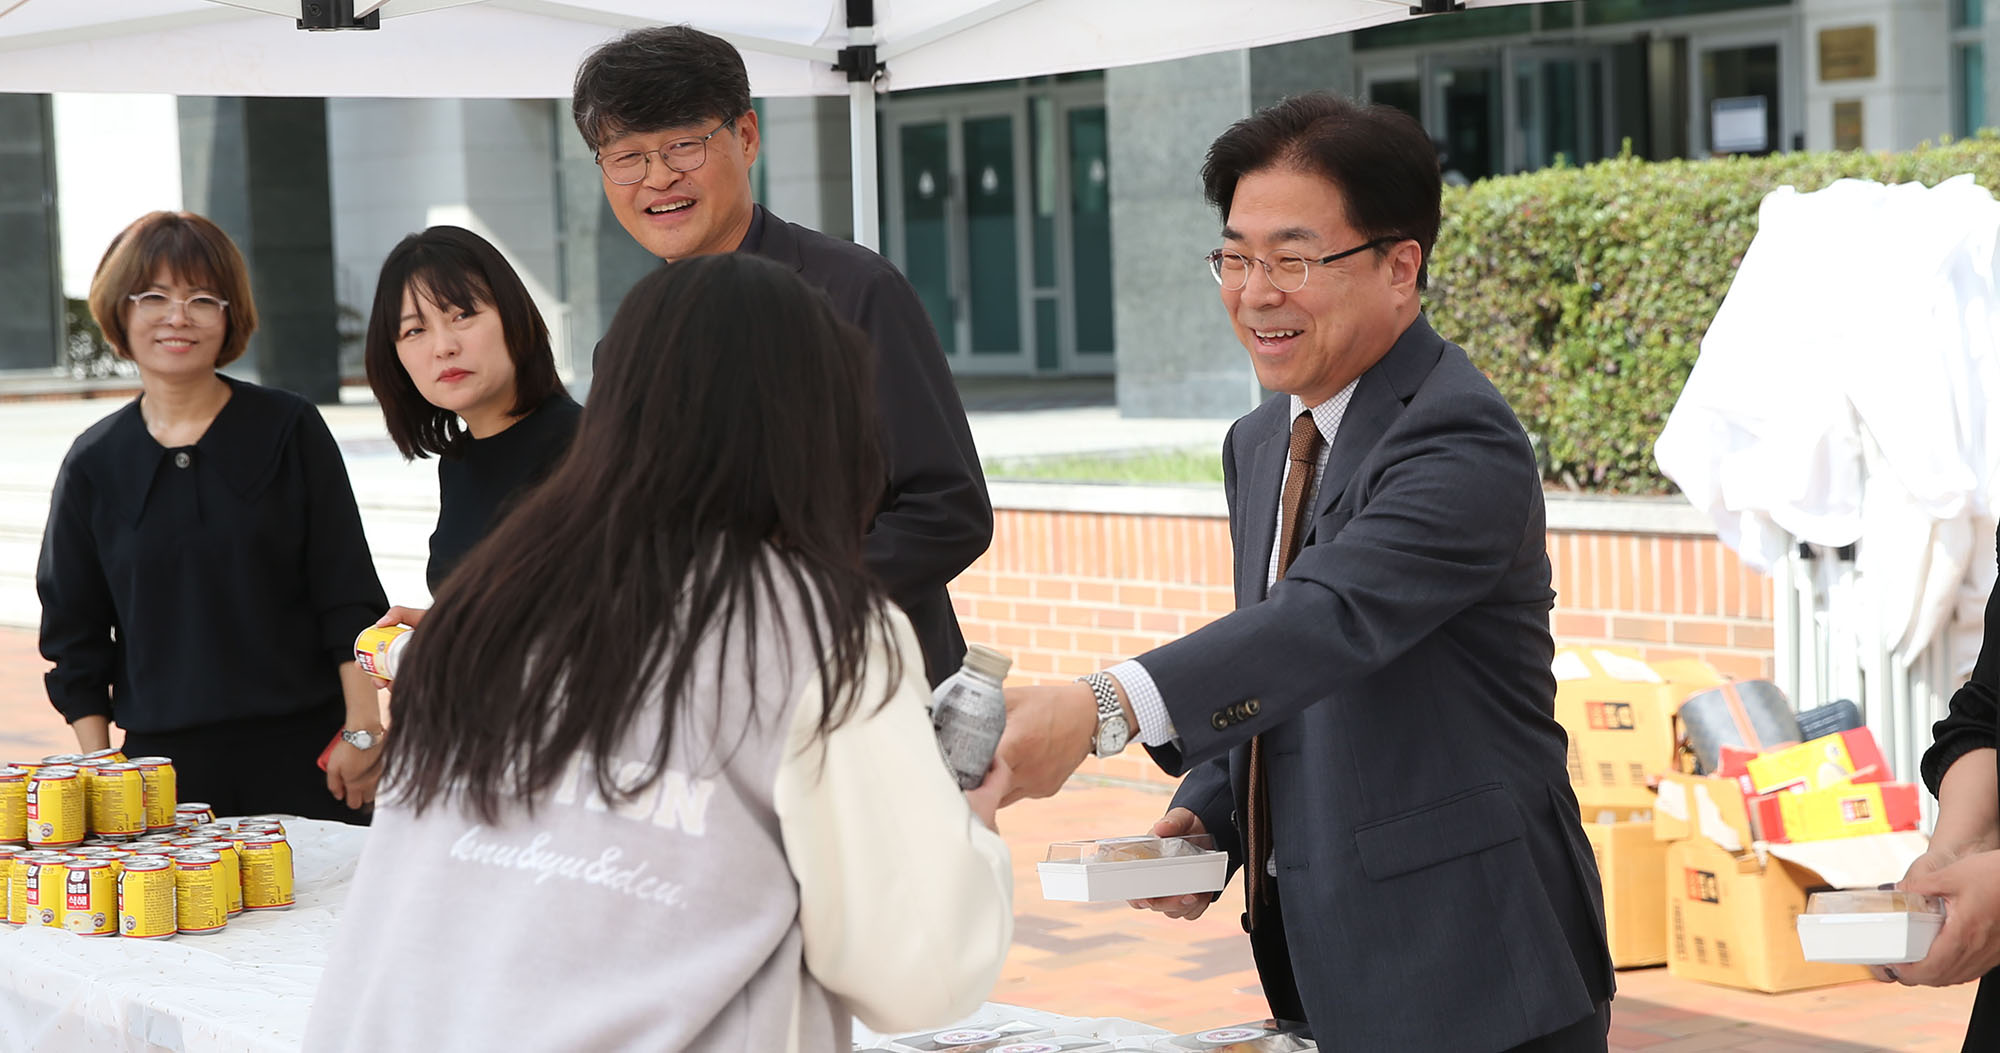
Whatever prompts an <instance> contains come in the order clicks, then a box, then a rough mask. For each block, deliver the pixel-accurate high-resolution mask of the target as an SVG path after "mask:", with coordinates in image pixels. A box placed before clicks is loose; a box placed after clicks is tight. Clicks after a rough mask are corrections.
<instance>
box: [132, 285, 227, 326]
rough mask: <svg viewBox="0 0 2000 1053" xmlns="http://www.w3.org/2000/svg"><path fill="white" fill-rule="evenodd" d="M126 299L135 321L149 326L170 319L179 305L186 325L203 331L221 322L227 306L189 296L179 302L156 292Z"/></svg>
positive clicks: (208, 298)
mask: <svg viewBox="0 0 2000 1053" xmlns="http://www.w3.org/2000/svg"><path fill="white" fill-rule="evenodd" d="M126 299H127V300H130V301H132V314H133V318H134V320H135V321H138V322H142V323H145V324H147V325H151V324H153V323H154V322H159V321H162V320H164V319H166V318H168V317H170V316H171V315H172V314H173V313H174V307H175V305H179V306H180V307H181V309H182V310H183V311H184V312H185V313H186V315H187V320H188V324H190V325H197V326H200V327H202V328H204V329H206V328H208V327H209V326H211V325H214V324H216V323H217V322H220V321H222V310H223V308H225V307H228V306H229V301H228V300H218V299H216V298H215V297H213V296H190V297H188V298H187V299H185V300H181V299H176V298H175V297H172V296H168V295H167V294H166V293H157V292H142V293H133V294H132V295H130V296H127V297H126Z"/></svg>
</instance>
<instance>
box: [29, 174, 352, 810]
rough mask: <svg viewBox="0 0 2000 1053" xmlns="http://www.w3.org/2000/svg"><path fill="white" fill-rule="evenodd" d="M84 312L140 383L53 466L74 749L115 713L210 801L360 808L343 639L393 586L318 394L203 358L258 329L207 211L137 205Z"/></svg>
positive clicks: (233, 354) (51, 523)
mask: <svg viewBox="0 0 2000 1053" xmlns="http://www.w3.org/2000/svg"><path fill="white" fill-rule="evenodd" d="M90 313H91V316H92V317H93V318H95V319H96V320H97V324H98V326H99V327H100V328H101V329H102V330H103V331H104V335H105V338H106V339H107V340H108V341H109V342H110V344H111V347H112V350H113V351H114V352H116V353H117V354H118V355H119V357H121V358H125V359H128V360H130V361H131V362H132V363H133V364H134V365H135V366H137V367H138V371H139V382H140V386H141V388H142V393H141V394H140V396H139V397H138V398H136V399H133V400H132V401H131V402H129V403H127V404H126V405H125V406H124V407H122V408H120V409H119V410H118V411H117V412H115V413H113V414H111V415H110V416H108V417H106V418H104V419H103V420H101V421H99V422H97V423H96V424H94V425H92V426H91V427H90V429H89V430H87V431H85V432H84V433H83V435H82V436H81V437H79V438H78V439H77V440H76V443H75V445H73V446H72V447H71V448H70V451H69V455H68V456H67V457H65V458H64V459H63V464H62V470H61V472H60V474H58V475H57V477H56V485H55V492H54V494H53V495H52V496H51V497H50V501H49V520H48V527H47V529H46V531H45V532H44V533H43V536H42V552H41V559H40V563H39V565H38V566H37V568H36V572H35V585H36V589H37V591H38V592H39V593H40V594H41V601H42V629H41V650H42V656H43V657H44V658H47V659H48V660H49V661H51V662H53V663H55V668H54V669H52V670H50V671H49V673H48V674H47V677H46V683H47V687H48V693H49V700H50V701H51V702H52V703H53V704H54V705H55V707H56V709H57V710H58V711H59V712H61V713H62V715H63V718H64V719H65V720H67V721H69V723H70V725H71V727H72V728H74V729H75V732H76V739H77V746H78V748H79V749H80V750H83V751H90V750H97V749H102V748H105V747H107V746H109V745H110V736H111V725H112V724H113V723H116V724H117V725H118V726H119V727H120V728H122V729H123V730H124V732H125V739H124V742H123V744H122V746H121V748H122V749H123V750H124V752H125V753H126V754H127V755H128V756H139V755H160V756H166V757H171V758H172V759H173V761H174V767H175V769H176V772H177V774H178V777H179V791H180V797H181V799H182V800H192V801H202V802H205V803H208V804H211V805H213V806H214V808H215V810H216V812H217V813H218V814H233V815H244V814H251V813H261V812H281V813H290V814H296V815H303V816H310V817H315V818H326V819H345V820H348V821H354V820H356V819H357V818H360V813H359V812H358V811H357V809H360V808H361V807H363V806H364V805H366V804H367V803H368V802H369V801H370V800H371V799H372V798H373V796H374V787H375V778H376V774H377V772H378V771H379V767H378V765H377V763H376V761H377V757H378V755H377V754H376V753H374V752H373V747H374V746H375V744H376V743H377V741H379V738H380V734H381V730H382V729H381V726H380V724H379V722H378V717H377V710H376V701H375V694H374V691H373V689H372V686H371V685H370V683H369V680H368V678H367V677H366V676H365V675H363V674H361V673H360V672H359V671H358V670H357V669H356V668H355V665H354V637H355V634H356V633H358V632H360V631H361V630H362V629H363V628H365V627H366V626H367V625H368V624H369V623H370V622H372V621H374V620H375V618H376V617H377V616H378V615H380V614H381V613H382V610H383V609H384V608H385V607H386V606H388V602H387V600H386V599H385V598H384V596H383V595H382V586H381V583H380V582H379V581H378V580H377V578H376V576H375V565H374V562H373V561H372V560H371V559H370V557H369V553H368V542H367V539H366V538H365V537H364V536H363V535H362V531H361V514H360V511H359V510H358V509H357V508H356V506H355V501H354V491H353V490H352V489H351V488H350V486H349V484H348V479H347V469H346V466H345V464H344V463H343V462H342V461H341V456H340V450H339V448H338V447H336V446H335V444H334V441H333V435H332V433H331V432H329V431H328V430H327V426H326V422H325V421H324V420H322V419H321V418H320V415H319V411H318V410H317V409H315V408H314V407H313V405H312V403H310V402H307V401H306V400H305V399H302V398H300V397H298V396H297V395H293V394H291V393H289V392H285V391H279V390H276V389H274V388H266V387H260V386H258V385H256V384H249V383H245V382H243V381H240V380H235V379H232V378H230V377H227V376H224V375H222V374H221V373H218V372H217V369H218V368H220V367H222V366H226V365H228V364H230V363H231V362H234V361H236V360H237V359H238V358H240V357H241V356H242V355H243V352H244V349H245V348H246V347H247V346H248V344H249V341H250V334H251V333H253V332H255V331H256V328H257V308H256V305H255V304H254V303H253V302H252V300H251V297H250V284H249V275H248V271H247V270H246V268H245V267H244V264H243V257H242V255H241V254H240V253H239V252H238V251H237V249H236V246H235V245H234V244H233V243H231V241H230V240H229V237H228V235H226V234H224V233H223V232H222V230H221V229H220V228H218V227H217V226H216V225H215V224H214V223H212V222H210V221H209V220H207V219H205V218H203V217H201V216H198V215H194V214H192V213H188V212H154V213H151V214H149V215H146V216H144V217H142V218H140V219H139V220H138V221H137V222H135V223H133V224H132V225H131V226H129V227H127V228H126V229H125V230H124V232H122V233H120V234H119V235H118V237H117V238H116V239H115V240H113V241H112V243H111V247H110V248H109V249H108V250H107V251H106V252H105V254H104V259H103V260H102V262H100V263H99V264H98V267H97V274H96V276H95V277H94V278H93V279H92V280H91V288H90ZM336 735H339V736H341V740H340V741H336V742H334V743H333V745H332V747H331V751H330V752H329V753H327V756H326V770H325V772H324V773H323V774H322V772H321V771H320V768H319V766H318V764H316V763H315V762H316V761H317V760H318V758H319V757H320V755H321V753H322V751H325V750H327V749H328V744H329V740H332V739H334V737H335V736H336Z"/></svg>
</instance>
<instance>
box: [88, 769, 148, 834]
mask: <svg viewBox="0 0 2000 1053" xmlns="http://www.w3.org/2000/svg"><path fill="white" fill-rule="evenodd" d="M88 785H89V790H90V809H89V811H90V828H91V830H92V831H94V832H95V833H96V834H97V835H98V836H99V837H103V838H107V839H110V840H117V841H128V840H131V839H132V838H135V837H138V836H139V835H140V834H143V833H145V832H146V779H145V776H144V775H142V774H141V773H140V771H139V766H138V765H136V764H103V765H99V766H98V768H97V776H96V777H95V778H93V779H91V780H89V783H88Z"/></svg>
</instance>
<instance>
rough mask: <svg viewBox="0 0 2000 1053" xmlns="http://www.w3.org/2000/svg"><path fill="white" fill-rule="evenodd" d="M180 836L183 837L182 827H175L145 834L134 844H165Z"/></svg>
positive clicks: (176, 839)
mask: <svg viewBox="0 0 2000 1053" xmlns="http://www.w3.org/2000/svg"><path fill="white" fill-rule="evenodd" d="M180 837H181V833H180V827H174V828H173V829H171V830H156V831H153V832H151V833H148V834H146V835H145V836H143V837H141V838H139V839H138V840H137V841H134V842H132V844H135V845H141V846H144V845H163V844H166V843H167V842H169V841H178V840H180Z"/></svg>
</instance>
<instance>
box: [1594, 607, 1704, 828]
mask: <svg viewBox="0 0 2000 1053" xmlns="http://www.w3.org/2000/svg"><path fill="white" fill-rule="evenodd" d="M1555 673H1556V706H1555V714H1556V721H1557V722H1558V723H1560V724H1561V725H1562V726H1563V730H1565V731H1567V732H1568V733H1569V781H1570V786H1571V787H1572V788H1573V789H1574V790H1575V791H1576V797H1577V802H1578V803H1579V804H1581V805H1582V806H1583V811H1584V814H1586V815H1589V814H1591V813H1592V812H1593V811H1594V810H1596V809H1600V808H1651V807H1652V806H1653V790H1652V785H1651V782H1652V779H1654V778H1655V777H1657V776H1658V775H1659V774H1660V773H1661V772H1665V771H1670V770H1672V769H1673V767H1674V763H1673V762H1674V713H1675V711H1676V710H1678V709H1679V708H1680V704H1681V703H1682V702H1684V701H1686V700H1687V698H1688V696H1689V695H1692V694H1695V693H1696V692H1699V691H1705V690H1707V689H1708V688H1710V687H1713V686H1715V685H1716V684H1719V683H1721V682H1722V679H1723V678H1722V674H1720V673H1718V672H1716V671H1715V669H1714V668H1713V667H1711V666H1709V665H1708V664H1707V663H1705V662H1701V661H1698V660H1695V659H1677V660H1675V661H1672V662H1662V663H1658V664H1653V665H1649V664H1647V663H1646V662H1644V661H1642V660H1641V659H1640V658H1639V657H1638V656H1637V655H1636V654H1634V653H1632V652H1630V651H1621V650H1619V649H1616V648H1607V647H1568V648H1564V649H1562V650H1560V651H1558V652H1556V660H1555Z"/></svg>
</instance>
